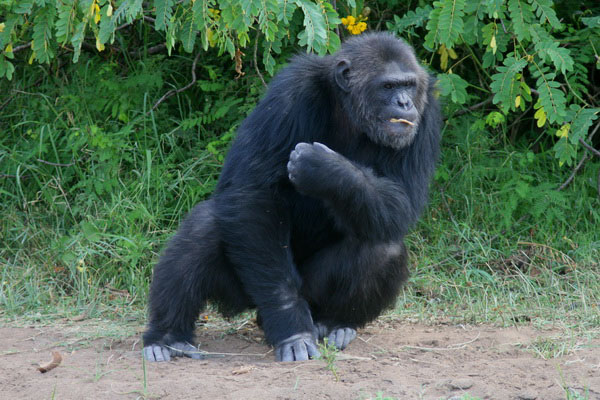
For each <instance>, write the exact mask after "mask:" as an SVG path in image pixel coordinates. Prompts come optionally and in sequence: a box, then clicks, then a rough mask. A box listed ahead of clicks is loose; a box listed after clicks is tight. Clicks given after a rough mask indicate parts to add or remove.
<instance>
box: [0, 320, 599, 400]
mask: <svg viewBox="0 0 600 400" xmlns="http://www.w3.org/2000/svg"><path fill="white" fill-rule="evenodd" d="M81 324H82V326H85V327H87V328H89V321H88V323H87V324H86V325H83V322H82V323H81ZM80 328H81V327H80V326H78V323H71V324H69V325H64V326H52V327H48V326H44V327H35V326H31V327H6V326H5V327H0V337H1V338H2V341H1V344H0V387H1V389H0V398H3V399H51V398H54V399H135V398H144V397H146V398H157V399H311V400H312V399H371V398H376V397H377V394H378V393H380V395H382V397H384V398H385V397H393V398H398V399H452V398H460V396H462V395H464V394H465V393H468V394H469V395H471V396H477V397H479V398H482V399H520V400H526V399H527V400H531V399H539V400H553V399H565V398H566V395H565V389H563V386H568V387H570V388H572V389H573V390H576V391H577V392H578V393H580V394H584V393H585V390H586V389H587V390H588V396H589V399H600V339H594V340H592V341H586V340H584V341H578V342H577V343H575V345H574V346H570V349H571V350H570V351H568V352H566V354H564V355H562V356H561V357H558V358H549V359H548V360H545V359H544V358H543V357H541V356H540V355H539V354H538V355H537V356H536V352H535V351H534V350H532V349H533V348H539V347H540V346H537V347H536V346H531V344H532V343H533V344H535V343H544V339H541V338H544V337H549V336H551V335H552V334H553V332H548V331H545V332H539V331H535V330H534V329H533V328H529V327H521V328H494V327H489V326H452V325H435V326H424V325H413V324H399V323H390V322H385V323H383V322H379V323H376V324H373V325H370V326H368V327H367V328H365V329H362V330H360V331H359V336H358V338H357V339H356V340H355V341H354V342H353V343H352V344H351V345H350V346H349V348H348V349H347V350H346V351H344V352H342V353H339V354H338V356H337V360H336V361H335V362H334V363H333V366H334V367H335V368H336V369H337V374H338V376H339V380H336V378H335V376H334V374H333V372H332V371H331V370H330V369H328V368H327V364H326V362H325V361H322V360H315V361H309V362H301V363H276V362H274V359H273V354H272V351H271V349H270V347H268V346H267V345H265V344H264V342H263V337H262V334H261V333H260V331H259V330H258V329H257V328H256V327H255V326H254V325H253V324H252V323H247V324H245V325H244V326H242V327H233V328H229V329H223V328H218V329H216V328H214V327H213V328H204V329H203V328H199V329H198V339H199V341H200V343H201V349H202V350H205V351H207V352H209V353H210V354H208V356H207V358H206V359H205V360H202V361H193V360H190V359H177V360H176V361H172V362H168V363H159V364H146V371H147V375H146V376H147V379H146V382H147V383H146V385H145V383H144V382H145V381H144V368H143V364H142V359H141V357H140V354H141V353H140V350H141V342H140V340H139V335H135V336H131V337H122V338H120V339H114V335H113V338H112V339H111V338H107V337H103V338H101V339H93V340H89V338H88V339H86V338H85V335H84V336H83V339H82V335H81V333H82V329H80ZM101 329H102V327H101V326H100V330H101ZM140 330H141V327H140ZM555 334H556V332H554V335H555ZM96 337H97V336H96ZM565 340H568V339H565ZM548 343H552V342H551V341H549V342H548ZM53 350H57V351H59V352H60V353H61V354H62V357H63V360H62V363H61V364H60V365H59V366H58V367H57V368H55V369H53V370H51V371H49V372H46V373H43V374H42V373H40V372H39V371H38V370H37V369H36V367H37V366H38V363H42V364H44V363H46V362H48V361H50V359H51V354H52V351H53ZM542 350H543V349H542ZM223 353H226V354H223ZM541 354H542V355H543V352H542V353H541Z"/></svg>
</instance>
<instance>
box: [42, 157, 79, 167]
mask: <svg viewBox="0 0 600 400" xmlns="http://www.w3.org/2000/svg"><path fill="white" fill-rule="evenodd" d="M37 161H38V162H41V163H42V164H46V165H52V166H53V167H70V166H71V165H74V164H75V162H70V163H68V164H61V163H53V162H50V161H46V160H42V159H39V158H38V159H37Z"/></svg>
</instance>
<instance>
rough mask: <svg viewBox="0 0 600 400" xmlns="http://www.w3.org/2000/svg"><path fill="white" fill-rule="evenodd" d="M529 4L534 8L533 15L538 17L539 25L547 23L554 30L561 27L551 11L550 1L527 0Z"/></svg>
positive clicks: (554, 13) (551, 2)
mask: <svg viewBox="0 0 600 400" xmlns="http://www.w3.org/2000/svg"><path fill="white" fill-rule="evenodd" d="M529 2H530V3H531V5H533V6H534V7H535V15H537V16H538V18H539V20H540V23H541V24H545V23H546V21H547V22H548V23H549V24H550V25H551V26H552V27H553V28H554V29H560V28H561V27H562V26H561V24H560V21H559V20H558V18H557V17H556V12H555V11H554V10H553V9H552V4H553V1H552V0H529Z"/></svg>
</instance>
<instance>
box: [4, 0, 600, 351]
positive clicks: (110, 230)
mask: <svg viewBox="0 0 600 400" xmlns="http://www.w3.org/2000/svg"><path fill="white" fill-rule="evenodd" d="M373 30H389V31H391V32H393V33H395V34H396V35H397V36H399V37H401V38H403V39H404V40H406V41H407V42H409V43H410V44H411V45H413V46H414V47H415V49H416V52H417V55H418V57H419V58H420V59H421V60H422V62H423V63H424V65H426V67H427V68H428V69H429V70H430V71H431V73H433V74H436V75H437V77H438V87H439V93H440V96H441V98H442V101H443V104H444V113H445V116H446V122H445V125H444V131H443V135H444V138H443V154H442V158H441V160H440V163H439V167H438V170H437V173H436V176H435V180H434V182H433V184H432V187H431V205H430V207H429V209H428V211H427V212H426V214H425V215H424V217H423V218H422V220H421V222H420V223H419V225H418V226H417V228H416V229H415V230H414V231H413V233H412V234H411V235H410V236H409V238H408V243H409V248H410V252H411V264H412V266H411V269H412V277H411V282H410V283H409V284H408V285H407V286H406V287H405V289H404V291H403V293H402V295H401V297H400V299H399V301H398V304H397V307H396V309H395V310H393V311H392V313H393V314H394V315H396V316H397V317H398V318H406V319H410V320H418V321H425V322H427V321H451V322H453V323H480V322H485V323H490V324H496V325H501V326H507V325H518V324H528V325H533V326H535V327H544V326H549V325H551V326H553V327H562V328H564V329H565V331H566V332H568V333H569V335H584V336H597V335H598V334H599V333H600V329H599V327H600V310H599V308H600V271H599V270H600V268H599V267H600V264H599V260H600V151H599V150H598V149H600V134H597V132H598V130H599V127H600V120H599V119H598V116H599V115H600V114H599V113H600V3H598V2H597V1H596V0H587V1H568V0H564V1H560V0H557V1H553V0H508V1H505V0H477V1H475V0H474V1H466V0H440V1H435V2H431V1H424V0H419V1H392V0H377V1H358V0H348V1H335V0H334V1H324V0H293V1H292V0H241V1H232V0H149V1H142V0H18V1H17V0H0V215H1V216H2V217H1V219H0V317H2V319H3V320H5V321H23V320H27V321H32V320H33V321H40V322H44V321H51V320H53V319H55V318H57V317H74V316H81V315H83V316H85V317H88V318H92V317H98V318H115V319H120V318H126V319H133V320H135V321H138V322H139V324H140V325H141V324H142V323H143V321H144V306H145V302H146V296H147V291H148V283H149V281H150V278H151V272H152V266H153V265H154V263H155V262H156V260H157V257H158V254H159V252H160V250H161V248H162V247H163V245H164V244H165V241H166V240H167V239H168V238H169V237H170V235H171V234H172V233H173V232H174V231H175V229H176V228H177V226H178V223H179V221H180V220H181V218H182V217H183V216H184V215H185V214H186V212H187V211H188V210H190V209H191V208H192V206H193V205H194V204H195V203H197V202H199V201H201V200H203V199H205V198H207V196H209V195H210V193H211V191H212V190H213V188H214V185H215V182H216V180H217V178H218V175H219V171H220V168H221V166H222V163H223V159H224V156H225V154H226V152H227V149H228V146H229V144H230V142H231V140H232V138H233V137H234V136H235V130H236V127H237V126H238V125H239V123H240V122H241V121H242V120H243V119H244V117H245V116H246V115H248V113H249V112H250V111H251V110H252V108H253V107H254V105H255V104H256V102H257V101H258V100H259V99H260V97H261V95H262V94H263V93H264V91H265V87H266V83H267V82H268V81H269V79H270V78H271V76H272V75H273V74H274V73H276V71H277V70H279V69H280V68H281V67H283V66H284V65H285V64H286V61H287V60H288V59H289V58H290V57H291V55H292V54H294V53H296V52H298V51H301V52H302V51H312V52H315V53H318V54H327V53H331V52H334V51H335V50H336V49H337V48H338V47H339V45H340V40H343V38H345V37H348V36H351V35H355V34H363V32H365V31H367V32H368V31H373ZM569 335H567V336H569ZM567 336H563V337H562V338H557V339H556V342H552V341H550V342H548V341H545V342H544V343H543V345H544V346H545V347H544V349H545V350H544V351H548V352H549V353H550V354H551V355H552V354H558V353H561V352H563V351H566V350H565V349H567V350H568V345H567V346H565V343H566V342H565V341H566V339H565V337H567Z"/></svg>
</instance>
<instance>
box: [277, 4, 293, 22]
mask: <svg viewBox="0 0 600 400" xmlns="http://www.w3.org/2000/svg"><path fill="white" fill-rule="evenodd" d="M277 3H278V5H279V8H278V10H279V11H278V12H277V21H283V23H284V24H286V25H287V24H289V23H290V21H291V20H292V16H293V15H294V11H296V8H298V6H297V5H296V2H295V1H294V0H277Z"/></svg>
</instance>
